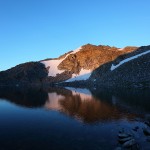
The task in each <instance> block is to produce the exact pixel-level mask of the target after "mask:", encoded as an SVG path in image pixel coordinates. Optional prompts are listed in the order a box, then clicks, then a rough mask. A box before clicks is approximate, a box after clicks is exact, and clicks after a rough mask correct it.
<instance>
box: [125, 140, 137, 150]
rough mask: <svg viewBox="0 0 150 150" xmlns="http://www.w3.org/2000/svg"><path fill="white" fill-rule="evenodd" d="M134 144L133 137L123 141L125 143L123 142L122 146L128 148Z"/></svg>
mask: <svg viewBox="0 0 150 150" xmlns="http://www.w3.org/2000/svg"><path fill="white" fill-rule="evenodd" d="M135 144H136V141H135V140H134V139H131V140H129V141H127V142H125V143H124V144H123V147H124V148H129V147H131V146H133V145H135Z"/></svg>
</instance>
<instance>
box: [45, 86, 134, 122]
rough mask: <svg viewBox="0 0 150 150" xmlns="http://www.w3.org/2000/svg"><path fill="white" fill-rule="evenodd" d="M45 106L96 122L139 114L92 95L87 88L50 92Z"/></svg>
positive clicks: (132, 116) (79, 118)
mask: <svg viewBox="0 0 150 150" xmlns="http://www.w3.org/2000/svg"><path fill="white" fill-rule="evenodd" d="M44 107H45V108H46V109H54V110H57V111H60V112H63V113H64V114H67V115H69V116H71V117H74V118H76V119H78V120H80V121H83V122H86V123H95V122H98V121H101V122H102V121H110V120H119V119H122V118H124V119H125V118H126V119H129V120H132V119H133V118H135V117H136V116H137V115H136V114H134V113H131V114H130V113H128V111H127V110H125V109H121V108H119V107H118V106H116V105H113V104H112V103H109V102H107V101H101V99H100V98H95V97H93V96H92V94H91V92H90V91H89V90H87V89H79V88H78V89H75V88H66V89H63V91H62V92H60V91H59V93H57V92H52V93H48V100H47V101H46V103H45V105H44Z"/></svg>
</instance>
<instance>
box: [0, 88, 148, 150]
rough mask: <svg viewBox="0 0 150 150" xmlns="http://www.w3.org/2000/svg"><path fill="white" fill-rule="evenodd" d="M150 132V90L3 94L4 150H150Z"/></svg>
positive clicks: (0, 141)
mask: <svg viewBox="0 0 150 150" xmlns="http://www.w3.org/2000/svg"><path fill="white" fill-rule="evenodd" d="M149 131H150V92H149V90H143V91H141V90H140V91H138V90H137V91H136V90H134V91H133V90H129V91H125V90H124V91H114V92H110V90H104V89H102V90H100V89H99V90H96V89H92V90H89V89H81V88H71V87H65V88H60V87H49V88H46V89H42V88H32V89H21V88H19V87H18V88H17V89H13V88H7V87H6V88H1V90H0V150H121V149H142V150H149V149H150V133H149Z"/></svg>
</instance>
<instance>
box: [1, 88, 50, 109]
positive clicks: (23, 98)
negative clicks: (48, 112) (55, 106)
mask: <svg viewBox="0 0 150 150" xmlns="http://www.w3.org/2000/svg"><path fill="white" fill-rule="evenodd" d="M0 98H2V99H6V100H8V101H10V102H12V103H15V104H17V105H20V106H23V107H31V108H34V107H42V106H43V105H44V104H45V103H46V100H47V98H48V95H47V92H45V91H43V90H42V89H41V88H39V87H36V88H14V87H0Z"/></svg>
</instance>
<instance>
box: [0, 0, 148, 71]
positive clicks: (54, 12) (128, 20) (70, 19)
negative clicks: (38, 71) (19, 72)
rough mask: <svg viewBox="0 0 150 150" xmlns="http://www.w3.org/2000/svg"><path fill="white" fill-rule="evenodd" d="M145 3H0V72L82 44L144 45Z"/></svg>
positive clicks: (35, 0) (16, 0) (29, 0)
mask: <svg viewBox="0 0 150 150" xmlns="http://www.w3.org/2000/svg"><path fill="white" fill-rule="evenodd" d="M149 6H150V1H149V0H142V1H141V0H137V1H131V0H123V1H120V0H115V1H111V0H105V1H103V0H89V1H86V0H82V1H80V0H76V1H70V0H63V1H60V0H44V1H42V0H22V1H20V0H13V1H12V0H5V1H4V0H3V1H0V21H1V24H0V42H1V43H0V51H1V59H0V71H2V70H7V69H9V68H11V67H13V66H16V65H18V64H21V63H25V62H29V61H38V60H42V59H46V58H56V57H58V56H60V55H62V54H64V53H66V52H68V51H69V50H74V49H76V48H78V47H80V46H82V45H85V44H87V43H90V44H93V45H109V46H116V47H119V48H123V47H125V46H137V47H139V46H146V45H150V43H149V39H150V37H149V35H150V30H149V26H150V15H149V14H150V9H149Z"/></svg>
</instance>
